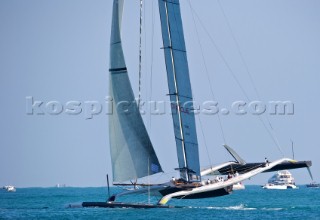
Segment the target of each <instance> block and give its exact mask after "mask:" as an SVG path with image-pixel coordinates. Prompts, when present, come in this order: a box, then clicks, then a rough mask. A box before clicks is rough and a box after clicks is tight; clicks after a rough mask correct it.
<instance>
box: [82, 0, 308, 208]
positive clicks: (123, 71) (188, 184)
mask: <svg viewBox="0 0 320 220" xmlns="http://www.w3.org/2000/svg"><path fill="white" fill-rule="evenodd" d="M123 3H124V0H114V1H113V12H112V27H111V41H110V69H109V73H110V74H109V92H110V95H111V96H112V98H113V101H114V103H115V104H116V106H117V108H116V109H114V111H113V114H112V115H110V117H109V134H110V135H109V137H110V149H111V159H112V172H113V183H114V185H134V186H136V185H140V186H142V187H139V188H136V187H135V188H136V189H134V190H125V191H123V192H120V193H118V194H115V195H112V196H111V197H110V198H109V199H108V200H107V202H84V203H83V204H82V206H86V207H88V206H100V207H133V208H154V207H160V208H161V207H162V208H164V207H170V206H167V205H166V203H167V202H168V201H169V200H170V199H172V198H181V199H198V198H208V197H216V196H223V195H227V194H229V193H230V192H231V191H232V186H233V184H235V183H238V182H241V181H243V180H246V179H249V178H251V177H253V176H255V175H257V174H259V173H262V172H270V171H276V170H282V169H295V168H302V167H307V168H309V167H310V166H311V161H295V160H292V159H289V158H282V159H279V160H276V161H273V162H270V163H265V162H260V163H246V162H245V161H244V160H243V159H242V158H241V157H240V156H239V155H238V154H237V153H236V152H235V151H234V150H233V149H232V148H230V147H229V146H227V145H225V148H226V149H227V150H228V152H229V153H230V154H231V155H232V156H233V158H234V159H235V161H231V162H226V163H223V164H220V165H218V166H215V167H210V168H209V169H205V170H201V169H200V161H199V150H198V141H197V133H196V124H195V116H194V113H193V111H192V101H193V98H192V91H191V83H190V77H189V69H188V61H187V54H186V46H185V41H184V34H183V27H182V20H181V14H180V5H179V4H180V2H179V0H158V6H159V12H160V20H161V30H162V39H163V51H164V57H165V64H166V70H167V81H168V87H169V96H170V102H171V107H172V119H173V127H174V136H175V141H176V151H177V156H178V165H179V167H178V168H177V169H176V170H178V171H179V172H180V178H179V179H178V180H175V181H168V182H166V183H163V184H143V183H142V184H137V183H133V184H130V183H129V184H126V183H124V182H126V181H131V180H136V179H138V178H142V177H146V176H149V175H153V174H156V173H159V172H163V170H162V168H161V165H160V162H159V160H158V158H157V156H156V153H155V151H154V148H153V146H152V143H151V141H150V138H149V135H148V132H147V130H146V127H145V125H144V122H143V120H142V117H141V115H140V112H139V109H138V105H137V103H136V102H135V96H134V93H133V90H132V87H131V84H130V80H129V77H128V72H127V67H126V64H125V59H124V54H123V50H122V43H121V20H122V11H123ZM123 102H124V103H126V104H128V103H134V104H131V105H127V106H126V107H127V110H126V111H125V112H123V109H122V108H121V107H119V106H120V105H121V103H123ZM182 107H183V108H182ZM231 172H233V173H234V172H237V173H238V175H237V176H235V177H233V178H230V179H227V180H224V181H212V182H210V183H204V182H203V181H201V178H202V176H204V175H208V174H210V173H218V174H220V175H227V174H230V173H231ZM123 183H124V184H123ZM148 191H153V192H158V193H159V194H160V195H161V196H162V197H161V199H160V200H159V201H158V203H157V204H155V205H150V204H144V205H143V204H137V203H129V204H128V203H121V202H117V201H116V199H117V198H118V197H120V196H123V195H128V194H138V193H146V192H148Z"/></svg>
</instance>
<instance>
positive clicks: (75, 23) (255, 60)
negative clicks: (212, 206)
mask: <svg viewBox="0 0 320 220" xmlns="http://www.w3.org/2000/svg"><path fill="white" fill-rule="evenodd" d="M190 6H191V7H190ZM157 7H158V6H157V1H152V0H145V5H144V10H143V18H144V19H143V34H142V40H143V41H142V78H141V80H142V84H141V88H142V89H141V94H142V99H143V100H146V101H148V100H156V101H168V97H167V95H166V94H167V93H168V88H167V82H166V72H165V71H166V70H165V65H164V57H163V51H162V50H161V49H160V48H161V47H162V39H161V30H160V24H159V22H160V21H159V14H158V8H157ZM181 11H182V19H183V27H184V33H185V40H186V47H187V56H188V61H189V69H190V78H191V84H192V90H193V95H194V99H195V100H196V101H197V102H198V103H203V102H205V101H212V100H215V101H217V102H218V106H219V107H220V108H227V109H229V110H230V109H231V105H232V103H234V102H237V101H246V102H248V103H250V102H251V101H260V103H266V104H268V103H269V101H290V102H291V103H293V104H294V113H293V114H291V115H288V114H286V115H279V114H276V115H271V114H270V112H268V111H266V112H265V113H263V114H261V115H260V116H257V115H254V114H252V112H250V109H248V110H249V112H248V113H247V114H245V115H236V114H234V113H233V112H231V113H230V114H228V115H224V114H220V115H219V116H220V120H221V127H222V130H223V132H221V127H220V126H219V124H220V123H219V120H218V117H217V114H215V115H205V114H200V115H198V116H196V122H197V131H198V140H199V151H200V160H201V165H202V167H206V166H208V165H212V164H218V163H222V162H225V161H230V160H232V158H231V156H230V155H229V154H228V153H227V152H226V150H224V148H223V147H222V145H223V144H224V143H227V144H228V145H229V146H231V147H232V148H233V149H234V150H236V151H237V152H238V154H239V155H241V156H242V157H243V158H244V159H245V160H246V161H248V162H256V161H264V158H265V157H267V158H268V159H269V160H271V161H272V160H276V159H279V158H281V157H283V156H285V157H292V150H291V149H292V148H291V140H292V141H293V143H294V154H295V155H294V156H295V159H297V160H312V162H313V166H312V168H311V170H312V171H313V176H314V179H315V180H316V181H320V173H319V170H320V162H319V156H320V148H319V142H318V135H319V124H320V117H319V112H318V111H319V109H320V103H319V101H318V98H319V95H320V87H319V82H320V74H319V73H320V62H319V60H320V42H319V39H320V25H319V22H320V14H319V11H320V2H319V1H317V0H309V1H303V0H283V1H276V0H269V1H266V0H262V1H254V0H243V1H236V0H229V1H223V0H220V1H217V0H214V1H212V0H202V1H201V3H200V1H196V0H190V4H189V0H181ZM111 12H112V1H111V0H104V1H103V0H94V1H89V0H69V1H63V0H56V1H49V0H29V1H23V0H2V1H0V32H1V34H0V97H1V101H2V105H1V108H0V113H1V119H0V129H1V138H0V147H1V151H0V186H1V185H7V184H13V185H15V186H17V187H51V186H54V185H56V184H58V183H60V184H66V185H68V186H79V187H84V186H105V185H106V174H107V173H108V174H110V175H111V159H110V154H109V136H108V116H107V115H106V112H107V110H106V109H107V108H106V105H105V103H106V101H105V100H106V97H108V95H109V94H108V69H109V67H108V65H109V39H110V30H111V26H110V23H111ZM122 40H123V48H124V53H125V59H126V63H127V67H128V72H129V77H130V80H131V83H132V87H133V90H134V92H135V94H136V95H137V94H138V66H139V59H138V54H139V1H138V0H136V1H132V0H125V8H124V17H123V24H122ZM211 89H212V92H213V94H214V97H213V95H212V93H211ZM70 102H73V104H74V103H80V104H81V108H82V111H81V112H76V113H75V112H71V113H70V112H68V111H67V109H68V106H69V107H70V105H71V104H72V103H70ZM30 103H31V104H30ZM40 103H42V104H41V105H40ZM93 103H101V106H102V109H101V113H99V114H98V112H99V111H98V110H99V109H95V110H94V111H95V114H94V115H92V114H90V112H91V110H92V109H91V107H92V105H93ZM32 105H33V107H32ZM53 107H56V108H53ZM78 110H79V109H78ZM251 110H252V109H251ZM143 119H144V121H145V124H146V128H147V130H148V132H149V135H150V138H151V140H152V142H153V145H154V148H155V151H156V153H157V155H158V158H159V160H160V163H161V165H162V167H163V169H164V171H165V172H166V174H168V175H169V176H170V177H171V176H172V175H173V174H175V172H174V170H173V169H174V168H176V167H177V156H176V150H175V143H174V135H173V129H172V121H171V115H170V114H169V112H167V113H166V114H163V115H152V116H150V114H145V115H143ZM261 121H263V122H264V123H262V122H261ZM269 122H270V124H269ZM271 126H272V128H271ZM270 134H272V135H270ZM275 142H277V143H278V145H279V146H280V147H279V146H277V144H276V143H275ZM278 148H280V149H281V150H279V149H278ZM281 152H282V153H281ZM292 173H293V175H294V177H295V179H296V182H297V183H298V184H299V183H300V184H304V183H309V182H310V181H311V179H310V177H309V175H308V172H307V170H306V169H298V170H293V171H292ZM271 175H272V174H271V173H266V174H261V175H259V176H257V177H254V178H252V179H251V180H249V181H246V182H245V184H263V183H265V182H266V181H267V179H268V178H269V177H271Z"/></svg>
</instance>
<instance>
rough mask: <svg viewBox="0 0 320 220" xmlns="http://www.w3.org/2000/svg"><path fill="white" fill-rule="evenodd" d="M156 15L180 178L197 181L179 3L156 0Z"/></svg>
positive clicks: (192, 116) (191, 112) (177, 0)
mask: <svg viewBox="0 0 320 220" xmlns="http://www.w3.org/2000/svg"><path fill="white" fill-rule="evenodd" d="M158 4H159V12H160V20H161V30H162V39H163V49H164V50H163V51H164V56H165V62H166V69H167V78H168V87H169V94H170V101H171V109H172V118H173V127H174V133H175V140H176V149H177V156H178V164H179V168H178V169H179V170H180V175H181V177H182V178H184V179H186V180H190V181H193V180H200V178H201V176H200V163H199V150H198V141H197V135H196V125H195V118H194V112H193V110H194V108H193V102H192V101H193V98H192V90H191V83H190V77H189V68H188V60H187V55H186V47H185V41H184V35H183V27H182V21H181V13H180V5H179V0H159V1H158Z"/></svg>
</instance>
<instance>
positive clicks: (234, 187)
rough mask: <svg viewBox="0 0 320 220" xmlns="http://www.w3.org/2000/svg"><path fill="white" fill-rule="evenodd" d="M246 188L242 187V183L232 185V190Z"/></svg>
mask: <svg viewBox="0 0 320 220" xmlns="http://www.w3.org/2000/svg"><path fill="white" fill-rule="evenodd" d="M245 188H246V187H245V186H244V185H243V183H242V182H238V183H236V184H233V187H232V189H233V190H242V189H245Z"/></svg>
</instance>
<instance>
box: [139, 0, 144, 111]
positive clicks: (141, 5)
mask: <svg viewBox="0 0 320 220" xmlns="http://www.w3.org/2000/svg"><path fill="white" fill-rule="evenodd" d="M142 8H143V0H140V27H139V93H138V94H139V99H138V108H140V99H141V72H142V70H141V69H142V68H141V67H142Z"/></svg>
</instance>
